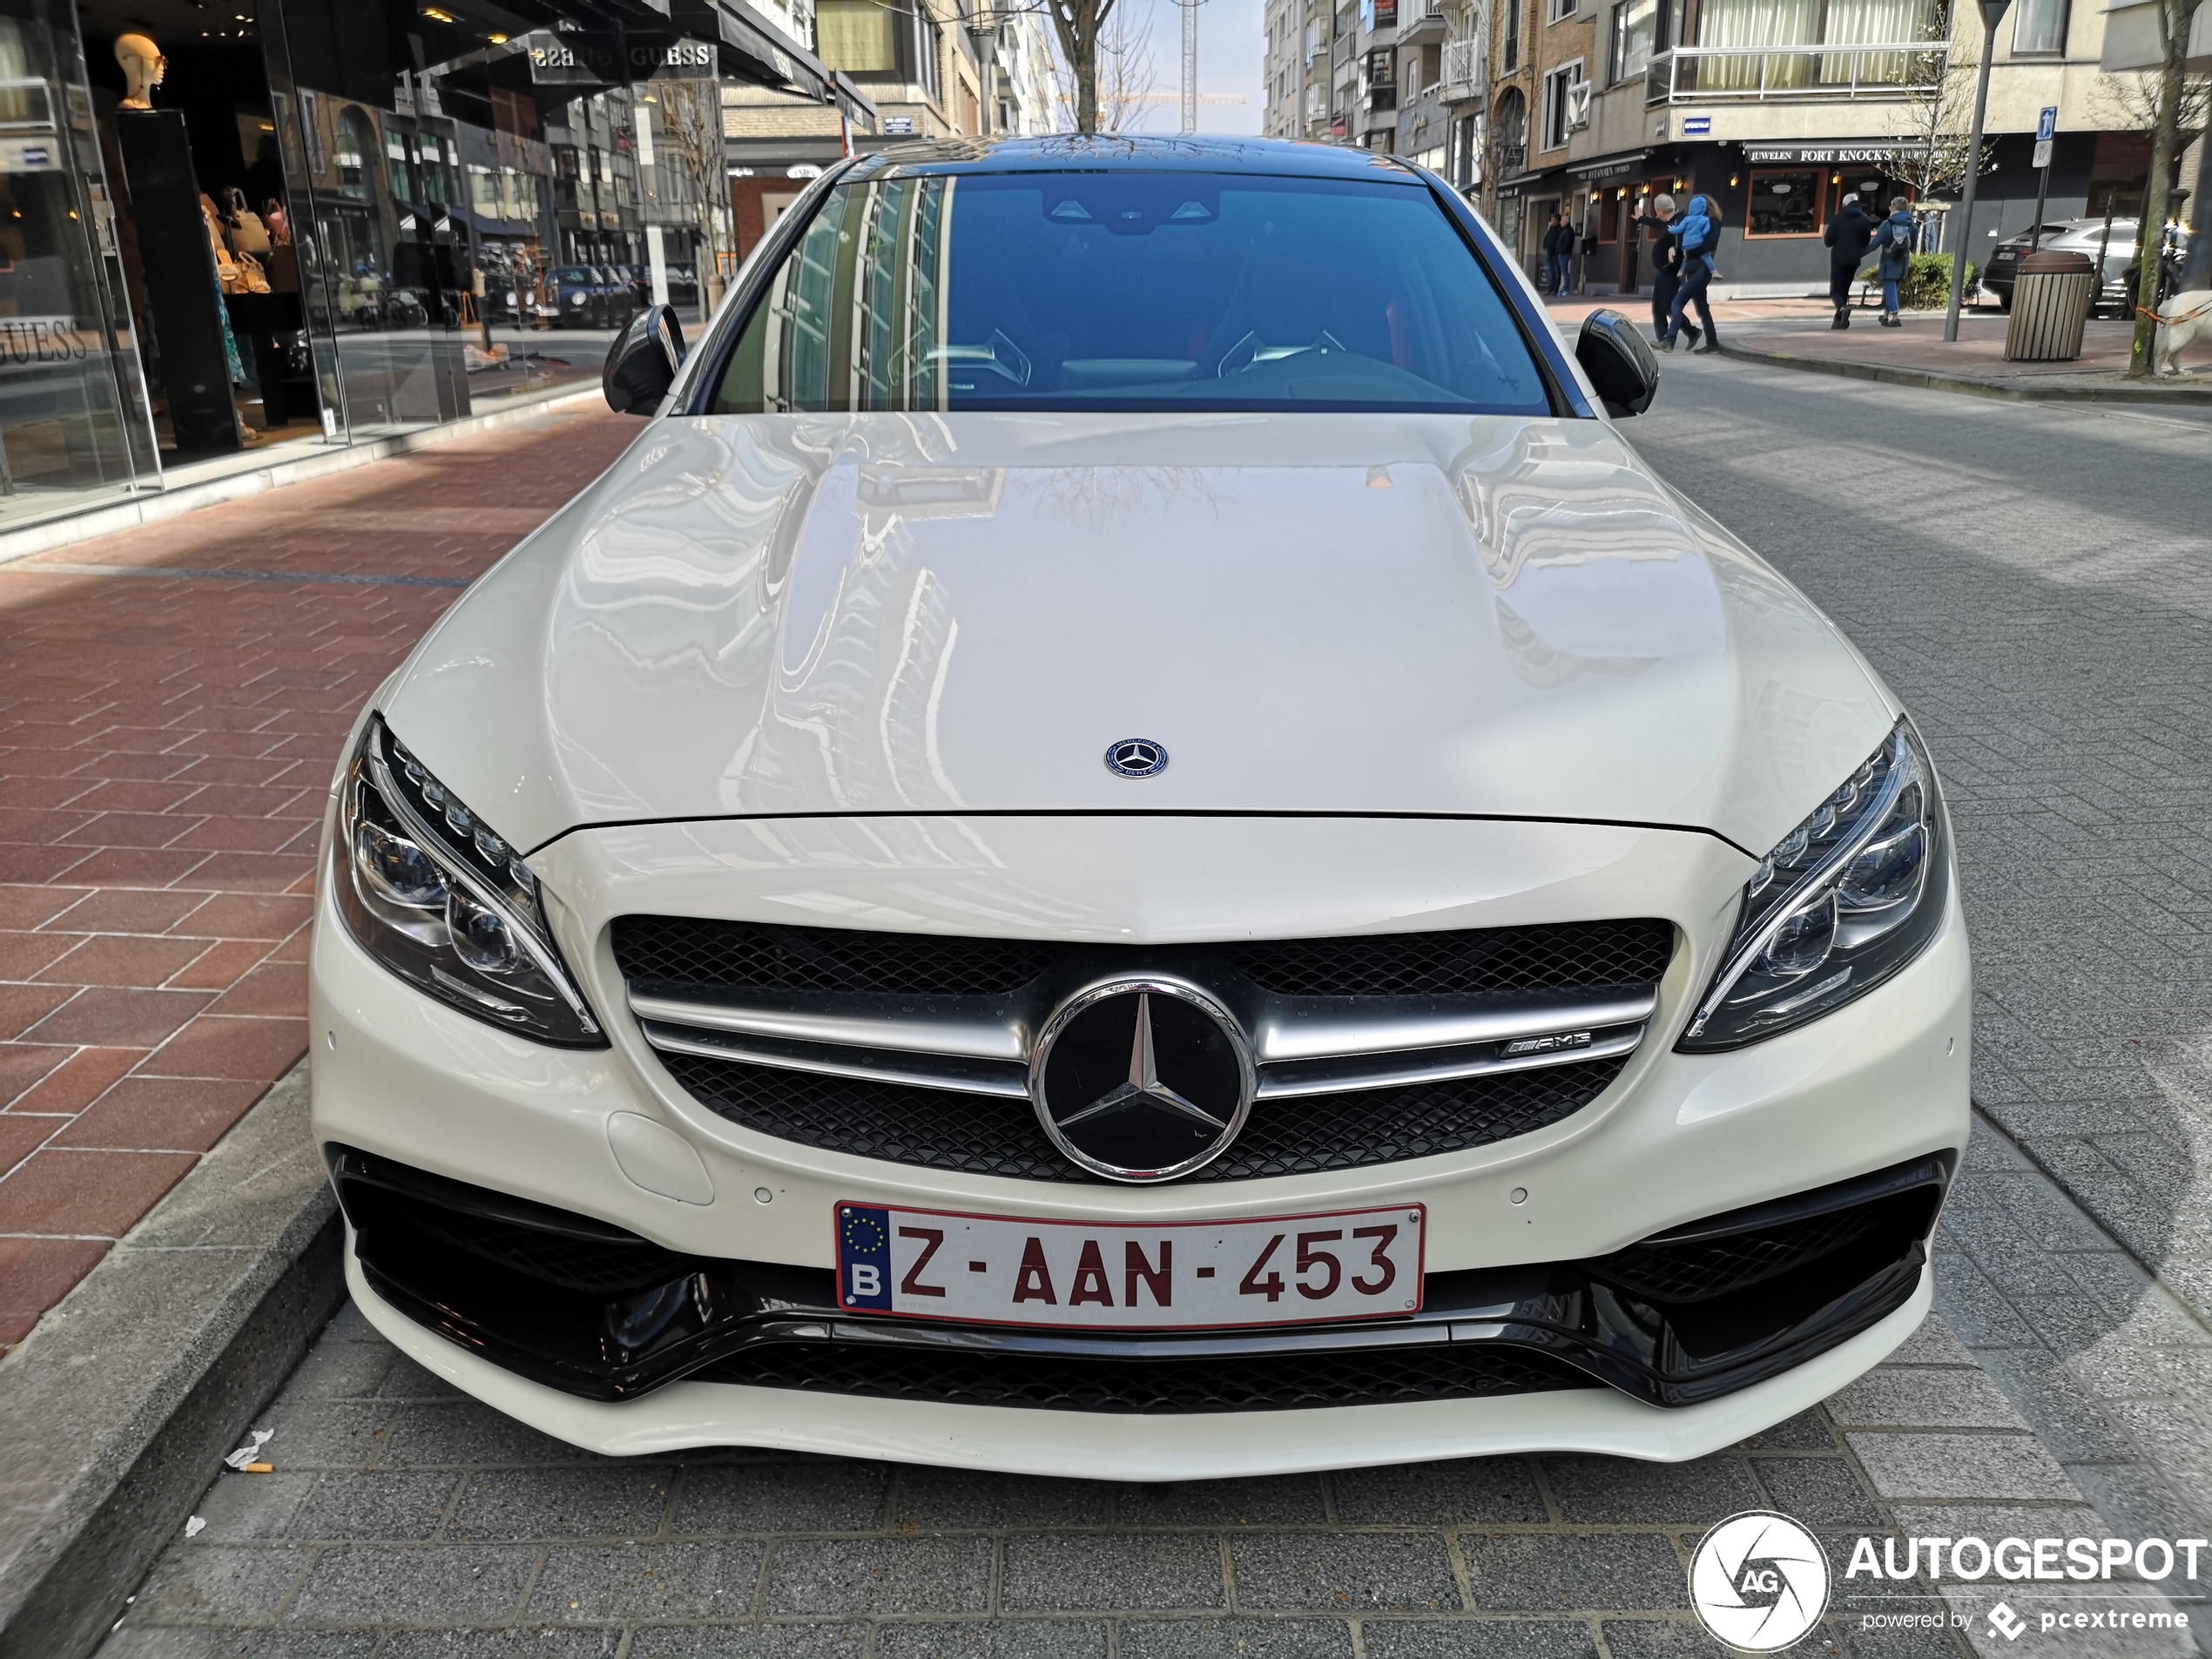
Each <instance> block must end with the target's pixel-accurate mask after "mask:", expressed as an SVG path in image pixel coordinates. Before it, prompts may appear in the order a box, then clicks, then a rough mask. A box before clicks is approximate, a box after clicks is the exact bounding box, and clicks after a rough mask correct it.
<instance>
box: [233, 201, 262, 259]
mask: <svg viewBox="0 0 2212 1659" xmlns="http://www.w3.org/2000/svg"><path fill="white" fill-rule="evenodd" d="M231 246H233V248H235V249H236V250H237V251H238V252H239V253H267V252H268V251H269V246H270V244H269V231H268V226H266V225H264V224H262V223H261V216H260V214H259V213H256V212H251V211H250V210H244V209H241V210H240V212H239V216H238V223H237V225H236V226H233V229H232V231H231Z"/></svg>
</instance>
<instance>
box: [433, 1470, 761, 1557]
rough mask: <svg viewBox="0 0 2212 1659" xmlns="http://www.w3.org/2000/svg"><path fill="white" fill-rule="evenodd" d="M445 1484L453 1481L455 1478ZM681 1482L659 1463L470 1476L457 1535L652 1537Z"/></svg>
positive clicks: (456, 1514) (494, 1538) (486, 1538)
mask: <svg viewBox="0 0 2212 1659" xmlns="http://www.w3.org/2000/svg"><path fill="white" fill-rule="evenodd" d="M442 1478H443V1479H444V1480H447V1481H448V1482H450V1481H451V1480H453V1476H451V1475H450V1474H447V1475H444V1476H443V1477H442ZM675 1478H676V1472H675V1470H674V1469H672V1468H671V1467H668V1466H667V1465H665V1464H651V1463H647V1464H630V1463H594V1464H588V1465H586V1466H584V1467H581V1468H551V1469H531V1470H528V1471H523V1470H512V1469H498V1470H488V1471H485V1472H483V1473H482V1474H465V1475H463V1476H462V1477H461V1483H460V1484H461V1495H460V1498H459V1501H457V1502H456V1503H455V1505H454V1510H453V1522H452V1527H451V1531H452V1533H453V1535H454V1536H455V1537H456V1538H467V1539H473V1540H475V1541H478V1542H480V1543H493V1542H506V1541H516V1540H521V1539H528V1538H644V1537H650V1536H651V1535H652V1534H655V1533H657V1532H658V1531H659V1530H660V1528H661V1522H662V1521H663V1520H664V1518H665V1517H666V1515H667V1514H668V1506H669V1494H670V1491H671V1487H673V1485H674V1482H675ZM713 1530H732V1531H734V1530H736V1529H735V1528H715V1529H713Z"/></svg>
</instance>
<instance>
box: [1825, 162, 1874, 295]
mask: <svg viewBox="0 0 2212 1659" xmlns="http://www.w3.org/2000/svg"><path fill="white" fill-rule="evenodd" d="M1820 239H1821V240H1822V241H1824V242H1825V243H1826V244H1827V245H1828V298H1829V300H1830V302H1831V304H1833V305H1834V306H1835V307H1836V320H1835V322H1834V323H1833V325H1831V326H1832V327H1838V328H1848V327H1851V284H1852V283H1853V282H1855V281H1856V280H1858V267H1859V266H1862V265H1864V264H1865V263H1866V245H1867V244H1868V243H1869V242H1871V241H1872V240H1873V239H1874V221H1873V220H1872V219H1869V218H1867V217H1866V210H1865V208H1864V207H1861V206H1859V205H1858V197H1857V196H1855V195H1852V196H1846V197H1844V205H1843V206H1841V207H1839V208H1838V209H1837V210H1836V216H1835V217H1834V218H1833V219H1830V220H1829V221H1828V228H1827V229H1826V230H1824V231H1823V232H1821V233H1820Z"/></svg>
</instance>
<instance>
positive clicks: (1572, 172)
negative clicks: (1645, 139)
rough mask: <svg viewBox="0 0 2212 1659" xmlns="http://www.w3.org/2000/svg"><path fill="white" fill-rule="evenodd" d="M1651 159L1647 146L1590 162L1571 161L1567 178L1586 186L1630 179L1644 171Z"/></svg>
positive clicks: (1622, 151) (1621, 151)
mask: <svg viewBox="0 0 2212 1659" xmlns="http://www.w3.org/2000/svg"><path fill="white" fill-rule="evenodd" d="M1650 158H1651V149H1650V146H1649V145H1645V146H1644V147H1643V148H1642V149H1637V150H1620V151H1615V152H1614V153H1613V154H1611V155H1609V156H1593V157H1591V158H1590V159H1589V160H1588V161H1570V162H1569V163H1568V164H1567V176H1568V178H1569V179H1575V180H1578V181H1579V182H1581V183H1582V184H1586V185H1595V184H1601V183H1602V182H1603V181H1605V180H1606V179H1629V178H1633V177H1634V176H1635V174H1637V173H1640V172H1642V171H1643V164H1644V163H1645V162H1647V161H1649V159H1650Z"/></svg>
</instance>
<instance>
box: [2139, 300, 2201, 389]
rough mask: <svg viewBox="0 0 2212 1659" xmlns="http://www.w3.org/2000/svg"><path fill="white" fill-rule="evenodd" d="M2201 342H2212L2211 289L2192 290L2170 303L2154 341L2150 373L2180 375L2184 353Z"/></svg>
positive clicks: (2159, 323) (2160, 317) (2161, 315)
mask: <svg viewBox="0 0 2212 1659" xmlns="http://www.w3.org/2000/svg"><path fill="white" fill-rule="evenodd" d="M2199 340H2204V341H2212V288H2192V289H2190V290H2189V292H2188V293H2177V294H2175V296H2174V297H2173V298H2172V299H2171V300H2168V301H2167V303H2166V310H2165V312H2164V313H2163V314H2158V334H2157V336H2156V337H2155V339H2154V340H2153V341H2152V342H2151V349H2150V366H2151V372H2152V373H2153V374H2181V373H2182V353H2183V352H2185V351H2187V350H2188V348H2189V347H2191V346H2192V345H2194V344H2195V342H2196V341H2199Z"/></svg>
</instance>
